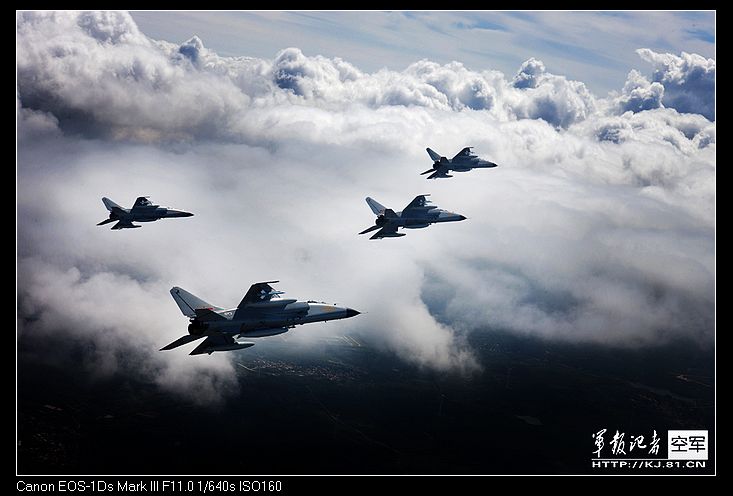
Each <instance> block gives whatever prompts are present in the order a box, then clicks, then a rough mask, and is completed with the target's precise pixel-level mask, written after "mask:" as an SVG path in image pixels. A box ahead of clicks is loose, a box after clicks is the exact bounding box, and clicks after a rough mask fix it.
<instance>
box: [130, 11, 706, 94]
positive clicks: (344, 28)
mask: <svg viewBox="0 0 733 496" xmlns="http://www.w3.org/2000/svg"><path fill="white" fill-rule="evenodd" d="M131 16H132V18H133V19H134V20H135V22H136V23H137V25H138V27H139V28H140V30H141V31H142V32H143V33H145V34H146V35H148V36H151V37H153V38H156V39H165V40H168V41H172V42H176V43H182V42H184V41H186V40H188V39H189V38H190V37H191V36H192V35H194V34H195V35H198V36H199V37H200V38H201V39H204V40H206V45H207V46H208V47H209V48H211V49H213V50H215V51H216V52H217V53H218V54H219V55H225V56H254V57H260V58H271V57H273V55H274V54H275V53H277V52H278V51H279V50H281V49H283V48H287V47H291V46H292V47H298V48H300V49H301V50H302V51H303V52H304V53H305V54H306V55H323V56H326V57H329V58H333V57H340V58H342V59H345V60H348V61H349V62H351V63H352V64H354V65H356V66H357V67H359V68H360V69H361V70H364V71H368V72H374V71H377V70H379V69H381V68H384V67H386V68H388V69H392V70H397V71H399V70H403V69H404V68H405V67H407V66H408V65H410V64H411V63H413V62H415V61H417V60H420V59H429V60H431V61H434V62H438V63H440V64H446V63H449V62H452V61H459V62H462V63H463V64H464V65H466V66H467V67H469V68H470V69H472V70H475V71H483V70H492V69H493V70H498V71H501V72H503V73H504V74H507V75H509V74H513V73H514V72H515V71H516V70H517V67H519V65H520V64H521V63H522V62H524V61H525V60H527V59H529V58H530V57H535V58H537V59H540V60H542V61H543V62H544V63H545V64H546V66H547V67H548V68H549V70H550V71H551V72H554V73H557V74H562V75H564V76H567V77H569V78H571V79H576V80H580V81H583V82H584V83H585V84H586V85H587V86H588V88H589V89H590V90H591V91H593V92H594V93H595V94H597V95H598V96H605V95H606V93H608V92H609V91H614V90H618V89H619V88H620V87H621V86H622V85H623V82H624V80H625V79H626V74H627V73H628V71H629V70H630V69H632V68H636V69H644V68H645V64H644V63H643V62H642V61H641V60H640V59H639V57H638V56H637V54H636V49H637V48H640V47H646V48H649V49H651V50H654V51H656V52H663V53H667V52H668V53H676V54H679V53H680V52H682V51H686V52H690V53H697V54H699V55H702V56H704V57H706V58H714V57H715V13H714V12H638V11H636V12H629V11H626V12H624V11H613V12H592V11H588V12H552V11H546V12H529V11H499V12H488V11H478V12H477V11H458V12H431V11H396V12H375V11H367V12H319V11H306V12H268V11H262V12H174V13H171V12H141V11H135V12H131Z"/></svg>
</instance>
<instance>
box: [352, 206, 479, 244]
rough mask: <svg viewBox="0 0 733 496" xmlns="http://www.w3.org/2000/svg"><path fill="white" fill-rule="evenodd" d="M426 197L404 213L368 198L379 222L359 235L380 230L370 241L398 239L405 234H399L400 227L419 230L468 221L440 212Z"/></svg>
mask: <svg viewBox="0 0 733 496" xmlns="http://www.w3.org/2000/svg"><path fill="white" fill-rule="evenodd" d="M426 196H430V195H420V196H416V197H415V199H414V200H412V201H411V202H410V204H409V205H407V206H406V207H405V209H404V210H403V211H402V212H395V211H394V210H392V209H391V208H385V207H384V206H383V205H380V204H379V203H377V202H376V201H374V200H373V199H371V198H369V197H367V199H366V202H367V203H368V204H369V207H370V208H371V209H372V212H374V213H375V214H377V220H376V221H375V223H374V224H375V225H373V226H372V227H370V228H368V229H364V230H363V231H362V232H360V233H359V234H366V233H368V232H372V231H375V230H377V229H380V230H379V232H377V233H375V234H374V235H373V236H372V237H371V238H369V239H382V238H398V237H400V236H404V233H398V232H397V228H398V227H405V228H407V229H419V228H421V227H428V226H429V225H430V224H435V223H436V222H453V221H458V220H466V218H465V217H464V216H462V215H459V214H454V213H453V212H448V211H447V210H440V209H439V208H438V207H436V206H434V205H429V203H430V202H429V200H427V199H426V198H425V197H426Z"/></svg>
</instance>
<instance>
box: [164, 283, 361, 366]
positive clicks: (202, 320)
mask: <svg viewBox="0 0 733 496" xmlns="http://www.w3.org/2000/svg"><path fill="white" fill-rule="evenodd" d="M276 282H279V281H267V282H258V283H255V284H253V285H252V286H251V287H250V288H249V291H247V294H245V295H244V298H242V301H241V302H240V303H239V306H237V308H233V309H231V310H226V309H223V308H219V307H216V306H214V305H211V304H209V303H206V302H205V301H203V300H202V299H200V298H198V297H196V296H194V295H192V294H191V293H189V292H188V291H186V290H185V289H182V288H179V287H174V288H172V289H171V295H172V296H173V299H174V300H175V301H176V303H177V304H178V307H179V308H180V309H181V312H183V315H185V316H186V317H188V318H189V319H190V323H189V324H188V333H189V334H188V335H186V336H183V337H181V338H179V339H177V340H175V341H173V342H172V343H170V344H169V345H167V346H164V347H163V348H161V349H160V351H164V350H172V349H173V348H178V347H179V346H182V345H184V344H187V343H190V342H192V341H196V340H197V339H201V338H206V339H204V340H203V341H202V342H201V343H200V344H199V345H198V346H197V347H196V348H195V349H194V350H193V351H192V352H191V353H190V354H191V355H201V354H203V353H208V354H209V355H211V354H212V353H213V352H215V351H230V350H240V349H243V348H249V347H250V346H254V343H252V342H249V341H245V339H248V338H260V337H265V336H275V335H277V334H282V333H284V332H288V331H289V330H290V329H292V328H293V327H295V326H296V325H300V324H308V323H310V322H325V321H327V320H336V319H348V318H349V317H353V316H355V315H359V313H360V312H357V311H356V310H354V309H351V308H346V307H339V306H336V305H329V304H326V303H316V302H315V301H297V300H295V299H286V298H281V297H280V295H281V294H283V292H282V291H275V290H274V289H273V288H272V286H270V284H275V283H276Z"/></svg>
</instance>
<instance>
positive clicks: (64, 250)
mask: <svg viewBox="0 0 733 496" xmlns="http://www.w3.org/2000/svg"><path fill="white" fill-rule="evenodd" d="M17 25H18V27H17V32H18V48H17V50H18V88H17V100H18V108H17V122H18V139H19V144H18V222H19V224H18V225H19V227H18V257H19V260H18V266H19V272H18V294H19V318H20V326H21V332H22V333H23V334H25V335H29V334H33V335H41V336H42V335H45V334H54V333H69V336H70V337H72V336H73V337H74V339H79V340H86V341H88V342H91V343H93V344H94V346H93V350H91V351H90V352H89V353H88V363H89V366H90V367H92V368H95V369H99V370H102V371H108V372H110V371H125V372H129V373H137V374H142V375H143V376H145V377H149V378H150V380H151V381H154V382H157V383H158V384H160V385H161V387H166V388H169V389H172V390H174V391H179V392H181V393H183V394H185V392H186V391H189V392H190V391H194V392H195V394H194V396H195V395H197V394H198V391H199V390H205V391H208V392H209V393H210V394H209V395H208V396H207V398H213V397H221V396H222V395H224V394H226V391H228V390H229V389H230V388H232V387H233V384H232V379H231V376H232V375H233V373H232V368H231V362H230V360H231V359H232V355H226V354H214V355H212V356H211V357H203V358H204V359H203V360H194V359H193V358H191V357H188V355H186V354H185V352H180V353H176V352H169V353H159V352H157V351H154V350H157V349H158V348H160V347H161V346H162V345H164V344H166V343H167V342H170V341H172V340H173V339H175V338H177V337H178V336H179V335H180V334H181V333H182V332H183V331H185V324H186V321H185V318H183V317H182V316H181V315H180V313H179V312H178V309H177V308H176V306H175V304H174V303H173V301H172V300H171V299H170V296H169V295H168V289H169V288H170V287H171V286H173V285H179V286H182V287H185V288H186V289H188V290H189V291H191V292H193V293H195V294H197V295H199V296H201V297H203V298H204V299H206V300H208V301H211V302H212V303H214V304H218V305H221V306H229V305H231V306H234V305H236V303H237V302H238V301H239V300H240V299H241V296H242V294H243V292H244V291H246V289H247V287H248V286H249V284H250V283H251V282H254V281H256V280H268V279H272V278H276V279H280V280H282V286H283V287H282V289H284V290H286V291H287V292H288V295H290V296H293V297H299V298H302V299H308V298H315V299H323V300H325V301H331V302H339V303H342V304H346V305H348V306H352V307H354V308H357V309H359V310H362V311H364V312H365V313H364V314H363V315H360V316H359V317H357V318H354V319H349V320H346V321H340V322H338V323H337V324H333V323H331V324H328V325H322V326H319V325H312V326H303V327H301V328H298V329H295V330H294V331H292V332H290V333H288V334H287V335H286V336H287V339H289V340H293V342H295V343H298V345H299V346H301V347H302V349H303V350H308V347H309V346H312V344H313V342H314V339H315V338H316V337H317V336H318V335H320V334H322V333H326V334H329V333H334V332H336V333H345V332H359V333H360V334H362V335H364V336H367V337H368V338H369V339H370V341H371V342H372V344H373V345H375V346H379V347H382V348H384V349H385V350H388V351H390V352H393V353H396V354H398V355H399V356H401V357H403V358H404V359H405V360H408V361H410V362H412V363H415V364H418V365H421V366H426V367H434V368H438V369H440V370H446V371H448V370H459V371H463V372H470V371H476V370H478V369H479V368H480V363H479V361H478V359H477V358H476V356H475V354H474V353H473V352H472V350H471V348H470V347H469V345H468V344H467V341H466V339H465V336H466V334H467V333H469V332H490V331H491V330H494V329H503V330H511V331H513V332H518V333H524V334H530V335H538V336H542V337H545V338H548V339H563V340H568V341H573V342H595V343H603V344H607V345H612V346H649V345H654V344H656V343H664V342H669V341H671V340H676V339H686V340H692V341H694V342H697V343H699V344H701V345H707V344H709V343H710V341H711V339H712V333H713V321H712V317H711V315H712V314H713V311H714V269H713V267H714V262H713V260H714V232H715V231H714V229H715V228H714V208H715V153H716V142H715V124H714V122H712V121H711V120H709V119H710V117H709V116H707V115H706V114H705V113H703V112H702V110H701V109H700V111H699V113H690V110H689V109H688V108H684V106H683V108H681V107H680V106H679V105H678V104H677V103H674V102H679V101H682V100H680V99H679V98H677V97H674V98H673V99H672V100H669V101H668V100H667V97H668V95H669V93H670V92H672V93H673V94H674V92H678V93H680V92H688V93H691V94H692V93H695V94H698V93H699V92H700V91H702V90H701V89H700V88H702V87H703V86H704V85H701V84H698V83H695V84H692V83H691V82H684V83H683V82H681V81H682V80H681V79H678V78H677V79H676V78H675V77H673V76H672V75H671V74H672V73H676V72H675V71H678V72H679V71H682V72H684V71H687V72H688V73H690V72H694V71H695V70H697V69H694V70H693V69H691V67H692V65H694V64H693V62H694V63H695V64H697V62H695V61H696V60H697V59H695V58H694V57H693V58H691V59H690V60H691V61H692V62H690V63H689V64H688V65H687V66H685V65H684V64H682V65H679V67H681V69H677V67H678V66H677V65H675V63H673V62H674V60H676V59H674V58H670V59H669V60H668V62H667V65H660V66H659V67H662V68H666V69H663V70H662V69H660V71H661V72H660V73H659V74H660V75H657V73H656V72H655V76H654V78H653V79H654V80H653V81H651V82H650V81H647V80H646V79H645V78H644V77H643V76H642V75H641V74H640V73H636V72H634V71H632V73H631V74H630V76H629V80H628V81H627V83H626V85H625V86H624V88H623V90H622V92H621V93H620V94H617V95H612V96H609V97H608V98H606V99H602V98H597V97H595V96H594V95H592V94H591V93H590V92H589V91H588V90H587V89H586V87H585V85H584V84H583V83H582V82H579V81H571V80H568V79H567V78H565V77H564V76H560V75H556V74H552V73H550V72H548V70H547V68H546V67H545V65H544V64H543V63H542V62H541V61H538V60H535V59H530V60H528V61H527V62H525V63H524V64H523V65H522V67H521V68H520V69H519V72H518V73H517V75H516V76H515V77H514V78H513V79H511V80H509V79H507V78H506V77H505V75H504V74H502V73H500V72H498V71H493V70H483V71H476V70H474V69H470V68H468V67H466V66H464V65H463V64H461V63H460V62H452V63H449V64H442V65H441V64H437V63H435V62H431V61H428V60H421V61H417V62H414V63H413V64H411V65H409V66H408V67H407V68H406V69H405V70H403V71H390V70H386V69H383V70H380V71H377V72H375V73H364V72H362V71H360V70H359V69H358V68H357V67H355V66H353V65H352V64H350V63H349V62H347V61H344V60H341V59H338V58H334V59H329V58H325V57H321V56H318V55H315V56H306V55H305V54H303V53H302V52H301V51H300V50H298V49H297V48H286V49H284V50H281V51H280V52H279V53H277V54H275V57H274V58H273V59H272V60H263V59H256V58H249V57H222V56H219V55H218V54H216V53H215V52H213V51H212V50H209V49H207V48H206V47H205V44H204V42H203V41H202V40H201V39H199V38H198V37H196V36H193V35H194V33H192V38H191V39H190V40H188V41H186V42H185V43H183V44H181V45H177V44H173V43H169V42H166V41H160V40H152V39H149V38H147V37H146V36H144V35H143V34H142V33H140V31H139V30H138V29H137V27H136V26H135V24H134V22H133V21H132V19H131V18H130V16H129V15H127V14H125V13H92V14H88V13H82V14H78V13H54V12H45V13H25V12H22V13H19V14H18V18H17ZM645 53H646V52H645ZM652 53H653V52H652ZM647 55H648V54H647ZM656 55H659V54H656ZM684 55H686V54H683V57H684ZM643 56H645V55H643ZM648 56H649V57H651V55H648ZM673 57H676V56H673ZM657 58H658V57H657ZM657 58H655V59H654V60H657ZM660 60H661V59H660ZM665 60H667V59H665ZM670 61H671V62H670ZM655 63H657V62H655ZM659 63H660V64H662V63H661V62H659ZM698 65H699V64H698ZM685 67H687V69H685ZM665 71H666V72H665ZM712 71H713V72H712V74H713V77H714V61H713V66H712ZM706 74H707V73H706ZM701 77H702V76H701ZM705 77H708V76H707V75H706V76H705ZM698 79H700V78H698ZM673 87H674V88H675V89H673ZM698 90H699V91H698ZM696 92H698V93H696ZM700 94H701V93H700ZM700 98H702V96H701V97H700ZM706 98H707V97H706ZM702 100H705V99H704V98H702ZM713 104H714V102H713ZM700 114H702V115H700ZM467 145H472V146H474V147H475V148H476V151H477V152H478V153H479V154H480V155H481V156H483V157H485V158H487V159H489V160H492V161H494V162H497V163H498V164H500V167H498V168H496V169H493V170H491V171H475V172H474V173H472V174H471V178H468V177H461V176H460V175H458V176H457V177H455V178H454V179H452V180H450V181H443V182H429V183H428V182H426V181H425V180H424V178H421V177H420V176H418V175H417V174H418V173H419V172H420V171H422V170H424V168H425V167H426V166H427V165H429V162H430V160H429V158H428V157H427V155H426V154H425V151H424V149H425V147H426V146H430V147H431V148H433V149H436V150H438V151H439V152H440V153H442V154H444V155H447V156H450V155H451V154H452V153H455V152H457V151H458V150H460V149H461V148H462V147H464V146H467ZM469 179H470V180H469ZM423 193H432V194H433V197H432V198H433V200H434V201H435V202H436V203H437V204H438V205H439V206H441V207H444V208H447V209H450V210H455V211H458V212H460V213H463V214H464V215H467V216H468V217H469V220H468V221H466V222H462V223H456V224H454V225H450V224H449V225H443V226H433V227H431V228H429V229H426V230H422V231H412V232H409V234H408V236H407V237H405V238H401V239H398V240H383V241H381V242H374V241H371V242H370V241H368V240H366V239H364V238H363V237H359V236H357V235H356V234H355V233H356V232H358V231H360V230H361V229H363V228H364V227H366V226H368V225H370V224H372V223H373V216H372V214H371V212H370V211H369V209H368V208H367V207H366V205H365V203H364V201H363V198H364V197H365V196H367V195H369V196H373V197H375V198H377V199H378V200H379V201H380V202H382V203H384V204H385V205H388V206H390V207H392V208H394V209H395V210H400V209H402V208H403V207H404V205H405V204H407V202H409V200H411V199H412V197H414V196H415V195H417V194H423ZM141 194H147V195H151V196H153V197H154V199H155V200H156V201H159V202H161V203H162V204H164V205H168V206H171V207H177V208H181V209H185V210H190V211H193V212H195V213H196V216H195V217H192V218H190V219H174V220H170V221H161V222H160V223H156V224H153V225H146V226H144V227H143V228H142V229H138V230H134V231H123V232H111V231H109V230H107V229H106V228H99V227H97V226H95V224H96V223H97V222H99V221H100V220H102V218H104V217H106V213H105V211H104V209H103V207H102V205H101V202H100V198H101V197H102V196H109V197H111V198H113V199H115V201H118V202H119V203H121V204H128V203H131V202H132V201H133V199H134V198H135V197H136V196H139V195H141ZM38 198H43V200H44V201H43V202H38V201H37V199H38ZM79 240H83V241H84V242H83V243H82V242H80V241H79ZM70 300H72V301H73V302H75V304H74V305H69V301H70ZM270 342H272V341H271V340H269V341H268V339H267V338H265V339H263V340H260V341H258V345H257V346H259V347H266V346H268V343H270ZM179 351H180V350H179ZM197 358H202V357H197ZM191 364H194V365H191Z"/></svg>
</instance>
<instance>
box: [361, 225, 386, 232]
mask: <svg viewBox="0 0 733 496" xmlns="http://www.w3.org/2000/svg"><path fill="white" fill-rule="evenodd" d="M381 227H382V226H372V227H368V228H366V229H364V230H363V231H362V232H360V233H359V234H366V233H368V232H372V231H376V230H377V229H380V228H381Z"/></svg>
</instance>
